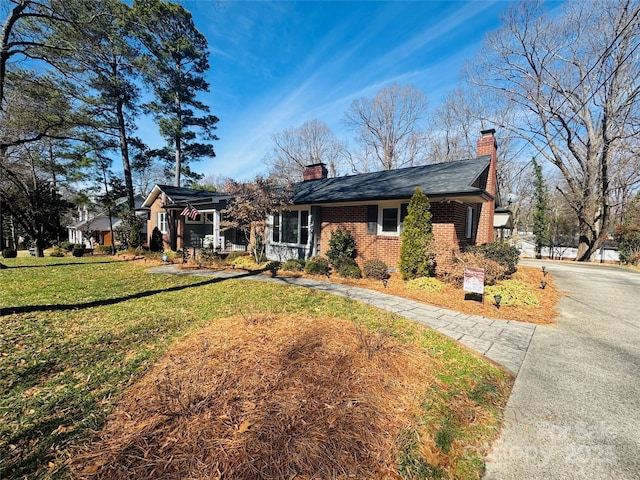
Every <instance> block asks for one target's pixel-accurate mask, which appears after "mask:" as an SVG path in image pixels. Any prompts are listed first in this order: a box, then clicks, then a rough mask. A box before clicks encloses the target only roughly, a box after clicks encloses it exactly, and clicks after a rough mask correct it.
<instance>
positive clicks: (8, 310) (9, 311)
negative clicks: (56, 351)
mask: <svg viewBox="0 0 640 480" xmlns="http://www.w3.org/2000/svg"><path fill="white" fill-rule="evenodd" d="M260 273H261V272H260V270H255V271H251V272H246V273H241V274H238V275H234V276H231V277H216V278H212V279H210V280H205V281H202V282H198V283H192V284H191V285H178V286H175V287H169V288H162V289H158V290H148V291H146V292H138V293H132V294H131V295H125V296H122V297H115V298H106V299H102V300H94V301H93V302H86V303H76V304H54V305H22V306H17V307H4V308H1V309H0V317H2V316H4V315H13V314H17V313H32V312H49V311H61V310H62V311H64V310H82V309H85V308H94V307H101V306H104V305H115V304H117V303H121V302H126V301H128V300H134V299H137V298H145V297H151V296H153V295H157V294H159V293H165V292H177V291H180V290H186V289H188V288H194V287H202V286H204V285H211V284H214V283H218V282H222V281H225V280H234V279H236V278H244V277H250V276H253V275H259V274H260Z"/></svg>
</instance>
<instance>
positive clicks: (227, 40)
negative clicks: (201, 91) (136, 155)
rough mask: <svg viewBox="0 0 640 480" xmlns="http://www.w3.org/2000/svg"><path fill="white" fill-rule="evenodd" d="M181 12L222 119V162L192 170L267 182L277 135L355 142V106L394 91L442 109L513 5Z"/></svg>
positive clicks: (195, 2)
mask: <svg viewBox="0 0 640 480" xmlns="http://www.w3.org/2000/svg"><path fill="white" fill-rule="evenodd" d="M181 3H182V4H183V5H184V6H185V7H186V8H187V9H188V10H189V11H190V12H191V13H192V14H193V17H194V21H195V23H196V26H197V28H198V29H199V30H200V31H201V32H202V33H203V34H204V35H205V36H206V37H207V39H208V42H209V49H210V51H211V57H210V64H211V69H210V71H209V74H208V81H209V83H210V84H211V92H210V93H209V94H207V95H203V96H202V97H201V100H203V101H205V102H206V103H207V104H209V105H210V107H211V111H212V113H214V114H215V115H217V116H218V117H219V118H220V122H219V124H218V130H217V134H218V136H219V137H220V140H218V141H216V142H215V143H214V145H215V150H216V155H217V156H216V157H215V158H213V159H210V160H204V161H202V162H199V163H197V164H194V165H193V168H194V169H195V170H196V171H199V172H201V173H205V174H207V175H213V176H217V175H220V176H223V177H231V178H234V179H236V180H248V179H251V178H253V177H255V175H256V174H264V173H266V171H267V167H266V166H265V164H264V163H263V161H262V159H263V158H264V156H265V154H266V153H267V152H268V151H269V150H271V148H272V147H273V142H272V140H271V136H272V135H273V134H274V133H278V132H281V131H283V130H285V129H287V128H290V127H297V126H299V125H301V124H302V123H303V122H305V121H306V120H311V119H318V120H321V121H323V122H325V123H326V124H327V125H329V127H330V128H331V129H332V130H333V131H334V132H335V133H336V135H337V136H338V138H340V139H347V138H350V137H351V132H349V131H348V130H347V129H346V127H345V125H344V123H343V116H344V112H345V111H346V110H347V109H348V108H349V105H350V104H351V102H352V101H353V100H354V99H356V98H361V97H367V98H372V97H373V96H374V95H375V94H376V93H377V92H378V91H379V90H380V89H381V88H384V87H385V86H388V85H390V84H393V83H398V84H400V85H405V84H412V85H413V86H415V87H417V88H420V89H421V90H423V91H424V92H425V93H426V94H427V96H428V98H429V102H430V109H434V108H435V107H436V106H437V104H438V103H439V100H440V98H441V97H442V96H443V95H444V94H445V93H446V92H447V91H448V90H450V89H452V88H454V87H455V86H456V84H457V82H458V79H459V74H460V72H461V69H462V67H463V66H464V63H465V62H466V61H468V60H471V59H473V58H474V57H475V55H476V54H477V52H478V51H479V49H480V48H481V46H482V42H483V39H484V37H485V35H486V34H487V33H488V32H490V31H491V30H494V29H496V28H498V27H499V25H500V20H499V16H500V13H501V12H503V11H504V10H505V9H507V8H508V7H509V4H510V2H507V1H442V2H436V1H411V2H409V1H405V2H399V1H395V2H382V1H376V2H372V1H360V2H339V1H323V2H284V1H276V2H267V1H234V2H229V1H214V0H181ZM139 134H140V135H142V136H143V138H144V137H147V136H149V137H153V136H154V134H155V127H154V126H153V125H151V124H143V125H141V129H140V131H139ZM148 140H150V138H148ZM151 143H153V142H151Z"/></svg>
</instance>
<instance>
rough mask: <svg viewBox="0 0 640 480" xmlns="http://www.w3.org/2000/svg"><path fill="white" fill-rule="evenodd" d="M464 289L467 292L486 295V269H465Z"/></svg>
mask: <svg viewBox="0 0 640 480" xmlns="http://www.w3.org/2000/svg"><path fill="white" fill-rule="evenodd" d="M462 288H463V290H464V291H465V292H471V293H478V294H480V295H484V268H473V267H465V269H464V284H463V286H462Z"/></svg>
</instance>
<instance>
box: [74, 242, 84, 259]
mask: <svg viewBox="0 0 640 480" xmlns="http://www.w3.org/2000/svg"><path fill="white" fill-rule="evenodd" d="M71 255H73V256H74V257H82V256H83V255H84V245H81V244H79V243H76V244H75V245H74V246H73V250H71Z"/></svg>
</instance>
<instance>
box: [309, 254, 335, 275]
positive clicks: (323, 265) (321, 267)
mask: <svg viewBox="0 0 640 480" xmlns="http://www.w3.org/2000/svg"><path fill="white" fill-rule="evenodd" d="M304 271H305V272H307V273H308V274H311V275H328V274H329V272H330V271H331V267H329V261H328V260H327V259H326V258H324V257H312V258H310V259H309V260H307V263H306V265H305V266H304Z"/></svg>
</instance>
